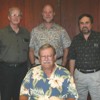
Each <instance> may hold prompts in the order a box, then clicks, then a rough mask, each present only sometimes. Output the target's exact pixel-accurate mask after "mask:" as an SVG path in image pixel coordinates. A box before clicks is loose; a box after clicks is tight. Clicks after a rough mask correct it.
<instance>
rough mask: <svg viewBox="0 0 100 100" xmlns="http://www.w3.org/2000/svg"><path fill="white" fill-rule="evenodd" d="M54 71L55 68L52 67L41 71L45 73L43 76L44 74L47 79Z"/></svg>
mask: <svg viewBox="0 0 100 100" xmlns="http://www.w3.org/2000/svg"><path fill="white" fill-rule="evenodd" d="M54 69H55V66H54V67H52V68H45V69H43V71H44V72H45V74H46V75H47V76H48V77H50V76H51V74H52V72H53V71H54Z"/></svg>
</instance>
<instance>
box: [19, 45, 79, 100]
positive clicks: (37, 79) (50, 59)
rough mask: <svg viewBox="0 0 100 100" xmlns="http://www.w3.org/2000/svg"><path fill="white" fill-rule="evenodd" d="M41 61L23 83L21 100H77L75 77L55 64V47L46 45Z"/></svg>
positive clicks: (40, 54) (40, 50)
mask: <svg viewBox="0 0 100 100" xmlns="http://www.w3.org/2000/svg"><path fill="white" fill-rule="evenodd" d="M39 61H40V64H41V65H38V66H36V67H34V68H31V69H30V70H29V72H28V73H27V75H26V77H25V78H24V80H23V82H22V85H21V90H20V100H77V99H78V94H77V91H76V88H75V84H74V82H73V77H71V76H70V73H69V71H68V70H67V69H66V68H64V67H62V66H59V65H57V64H56V63H55V62H56V51H55V49H54V47H53V46H51V45H50V44H45V45H43V46H42V47H41V48H40V49H39Z"/></svg>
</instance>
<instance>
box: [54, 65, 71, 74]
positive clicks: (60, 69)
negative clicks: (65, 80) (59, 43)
mask: <svg viewBox="0 0 100 100" xmlns="http://www.w3.org/2000/svg"><path fill="white" fill-rule="evenodd" d="M56 66H57V73H58V74H60V75H65V76H66V75H70V72H69V70H68V69H66V68H65V67H63V66H61V65H59V64H57V65H56Z"/></svg>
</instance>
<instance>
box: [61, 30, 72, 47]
mask: <svg viewBox="0 0 100 100" xmlns="http://www.w3.org/2000/svg"><path fill="white" fill-rule="evenodd" d="M61 35H62V37H61V40H62V43H63V48H68V47H69V46H70V44H71V39H70V37H69V35H68V33H67V31H66V30H65V29H62V33H61Z"/></svg>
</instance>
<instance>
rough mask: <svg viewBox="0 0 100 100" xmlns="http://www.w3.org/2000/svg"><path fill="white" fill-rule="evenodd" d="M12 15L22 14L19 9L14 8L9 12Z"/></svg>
mask: <svg viewBox="0 0 100 100" xmlns="http://www.w3.org/2000/svg"><path fill="white" fill-rule="evenodd" d="M9 12H10V13H20V10H19V9H18V8H12V9H10V10H9Z"/></svg>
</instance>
